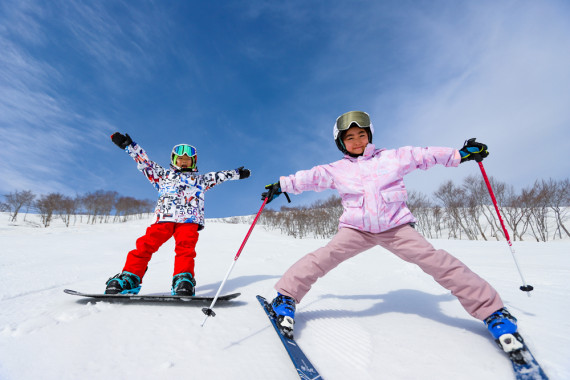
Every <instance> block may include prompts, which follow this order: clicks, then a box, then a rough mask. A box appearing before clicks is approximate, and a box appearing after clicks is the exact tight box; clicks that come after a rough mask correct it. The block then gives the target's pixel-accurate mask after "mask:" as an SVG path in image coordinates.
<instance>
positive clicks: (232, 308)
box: [0, 214, 570, 380]
mask: <svg viewBox="0 0 570 380" xmlns="http://www.w3.org/2000/svg"><path fill="white" fill-rule="evenodd" d="M34 217H35V216H33V215H28V216H27V218H26V221H24V220H22V219H23V216H21V217H20V218H19V219H20V221H19V222H17V223H9V222H8V215H7V214H0V379H3V380H20V379H58V380H62V379H112V378H129V379H177V380H178V379H183V378H191V379H230V380H231V379H277V380H279V379H296V378H298V376H297V374H296V371H295V369H294V368H293V366H292V365H291V362H290V360H289V358H288V356H287V353H286V352H285V350H284V349H283V347H282V345H281V343H280V341H279V339H278V337H277V336H276V334H275V331H274V330H273V328H272V327H271V325H270V323H269V320H268V319H267V317H266V315H265V313H264V312H263V311H262V310H261V308H260V305H259V303H258V302H257V301H256V299H255V296H256V295H257V294H260V295H262V296H264V297H266V298H268V299H272V298H273V297H274V295H275V291H274V290H273V285H274V283H275V282H276V281H277V279H278V278H279V277H280V275H281V274H282V273H283V272H284V271H285V270H286V269H287V268H288V267H289V266H290V265H291V264H293V263H294V262H295V261H296V260H297V259H299V258H300V257H302V256H303V255H304V254H306V253H308V252H311V251H312V250H314V249H316V248H318V247H320V246H322V245H324V244H325V243H326V242H327V240H322V239H302V240H299V239H294V238H292V237H288V236H283V235H281V234H279V233H278V232H275V231H266V230H265V229H264V228H263V226H256V227H255V229H254V230H253V233H252V235H251V236H250V238H249V240H248V242H247V244H246V246H245V248H244V250H243V252H242V254H241V256H240V257H239V259H238V261H237V262H236V265H235V267H234V269H233V272H232V273H231V276H230V278H229V280H228V282H227V283H226V285H225V287H224V289H223V292H222V293H229V292H241V296H240V297H239V298H237V299H235V300H233V301H229V302H227V303H223V304H222V303H219V304H217V305H216V306H215V307H214V310H215V312H216V317H211V318H209V319H208V320H207V322H206V324H205V325H204V327H201V324H202V322H203V320H204V314H203V313H202V311H201V309H202V307H205V306H209V304H201V303H192V302H190V303H183V304H175V303H137V304H123V303H109V302H104V301H97V302H95V301H93V300H89V299H82V298H78V297H75V296H71V295H67V294H64V293H63V289H66V288H68V289H75V290H79V291H84V292H93V293H96V292H103V291H104V288H105V282H106V280H107V279H108V278H109V277H111V276H112V275H114V274H116V273H118V272H120V271H121V269H122V266H123V264H124V261H125V258H126V254H127V252H128V251H129V250H130V249H132V248H133V247H134V244H135V240H136V238H137V237H139V236H140V235H142V234H143V233H144V231H145V228H146V227H147V226H148V224H149V223H150V220H147V219H144V220H137V221H131V222H127V223H115V224H95V225H86V224H84V223H83V224H81V223H77V224H76V225H72V226H70V227H69V228H66V227H65V226H63V225H61V224H58V223H54V225H53V226H51V227H48V228H43V227H40V226H39V223H36V222H35V221H34ZM248 228H249V225H247V224H226V223H218V222H215V221H211V220H210V221H207V224H206V229H205V230H203V231H202V232H201V234H200V239H199V242H198V246H197V251H198V257H197V261H196V278H197V281H198V286H197V294H198V295H214V294H215V292H216V290H217V289H218V287H219V286H220V284H221V281H222V279H223V278H224V276H225V274H226V273H227V270H228V268H229V267H230V265H231V264H232V262H233V260H234V256H235V254H236V252H237V250H238V248H239V246H240V244H241V242H242V241H243V239H244V237H245V235H246V233H247V231H248ZM432 243H433V244H434V245H435V246H436V247H438V248H443V249H446V250H448V251H449V252H451V253H452V254H454V255H455V256H456V257H458V258H459V259H461V260H462V261H463V262H465V263H466V264H467V265H468V266H469V267H470V268H471V269H473V270H474V271H475V272H477V273H478V274H479V275H480V276H482V277H483V278H485V279H487V280H488V281H489V282H490V283H491V284H492V285H493V286H494V287H495V288H496V289H497V290H498V291H499V293H500V294H501V296H502V298H503V300H504V302H505V303H506V305H507V307H508V308H509V309H510V310H511V312H512V313H513V314H514V315H515V316H516V317H517V318H518V320H519V331H520V332H521V334H522V335H523V336H524V337H525V339H526V342H527V343H528V345H529V346H530V348H531V349H532V351H533V353H534V355H535V356H536V358H537V359H538V360H539V362H540V363H541V364H542V366H543V368H544V370H545V371H546V373H547V374H548V375H549V376H550V378H551V379H553V380H557V379H558V380H566V379H570V360H568V358H570V322H569V321H570V318H569V314H570V301H569V300H570V290H569V282H568V280H569V279H570V240H556V241H551V242H548V243H537V242H530V241H524V242H515V243H514V248H515V250H516V255H517V259H518V262H519V265H520V267H521V270H522V271H523V274H524V276H525V279H526V281H527V282H528V283H529V284H531V285H533V286H534V287H535V290H534V291H533V292H532V296H531V297H529V296H528V295H527V294H526V293H524V292H522V291H520V290H519V286H520V285H521V279H520V277H519V275H518V273H517V271H516V267H515V264H514V261H513V258H512V256H511V253H510V250H509V248H508V245H507V243H506V242H505V241H459V240H432ZM173 246H174V245H173V241H172V240H171V241H169V242H167V243H166V244H165V245H164V246H163V247H162V248H161V249H160V250H159V251H158V252H157V253H155V255H154V257H153V259H152V261H151V263H150V266H149V270H148V272H147V274H146V276H145V278H144V283H143V286H142V291H141V294H142V293H155V292H164V291H169V290H170V285H171V279H172V268H173V259H174V253H173ZM295 336H296V339H297V341H298V343H299V345H300V346H301V348H302V349H303V350H304V351H305V353H306V354H307V356H308V357H309V358H310V360H311V361H312V362H313V363H314V364H315V366H316V367H317V369H318V370H319V372H320V374H321V375H322V376H323V378H325V379H327V380H330V379H343V380H345V379H359V380H365V379H414V380H416V379H438V380H442V379H467V380H469V379H473V380H480V379H500V380H504V379H514V376H513V373H512V369H511V366H510V362H509V361H508V360H507V359H506V358H505V357H504V355H503V354H502V353H501V352H500V351H499V350H498V348H497V347H496V346H495V344H494V342H493V341H492V340H491V339H490V335H489V333H488V332H487V331H486V329H485V327H484V326H483V324H482V323H481V322H480V321H478V320H475V319H473V318H472V317H471V316H469V315H468V314H467V313H466V312H465V311H464V310H463V308H462V307H461V305H460V304H459V302H458V301H457V300H456V299H455V297H453V296H452V295H451V294H450V293H449V292H448V291H446V290H445V289H443V288H441V287H440V286H439V285H438V284H437V283H435V281H433V279H432V278H431V277H430V276H428V275H426V274H425V273H423V272H422V271H421V270H420V269H419V268H417V267H416V266H414V265H412V264H409V263H406V262H403V261H401V260H400V259H398V258H397V257H395V256H394V255H392V254H391V253H389V252H388V251H385V250H383V249H381V248H379V247H377V248H374V249H371V250H369V251H366V252H364V253H362V254H360V255H358V256H356V257H355V258H353V259H351V260H349V261H346V262H344V263H343V264H341V265H340V266H339V267H337V268H336V269H334V270H333V271H332V272H330V273H329V274H328V275H327V276H325V277H324V278H322V279H320V280H319V281H318V282H317V283H316V284H315V286H314V287H313V289H312V290H311V291H310V292H309V294H308V295H307V296H306V297H305V299H303V302H302V303H300V304H299V305H298V306H297V318H296V324H295Z"/></svg>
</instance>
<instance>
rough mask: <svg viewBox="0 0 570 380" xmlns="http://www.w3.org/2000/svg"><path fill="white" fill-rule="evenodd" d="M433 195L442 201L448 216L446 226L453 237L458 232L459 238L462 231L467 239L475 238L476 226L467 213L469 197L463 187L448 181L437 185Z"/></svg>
mask: <svg viewBox="0 0 570 380" xmlns="http://www.w3.org/2000/svg"><path fill="white" fill-rule="evenodd" d="M434 196H435V197H436V198H437V199H439V200H440V201H441V202H442V204H443V207H444V209H445V213H446V214H447V216H448V219H447V220H448V227H450V231H453V233H454V235H455V237H457V233H459V238H461V235H462V232H463V233H465V235H466V236H467V238H468V239H470V240H477V228H476V226H475V222H474V221H473V220H472V217H471V215H470V214H469V213H468V207H469V198H468V196H467V193H466V191H465V189H464V188H461V187H457V186H455V185H454V184H453V182H452V181H448V182H446V183H444V184H443V185H441V186H440V187H439V189H438V190H437V191H436V192H435V193H434Z"/></svg>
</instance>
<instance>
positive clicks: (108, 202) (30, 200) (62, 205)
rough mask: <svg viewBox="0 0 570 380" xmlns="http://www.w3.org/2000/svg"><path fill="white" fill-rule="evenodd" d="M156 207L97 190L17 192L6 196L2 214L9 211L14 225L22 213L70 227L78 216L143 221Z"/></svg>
mask: <svg viewBox="0 0 570 380" xmlns="http://www.w3.org/2000/svg"><path fill="white" fill-rule="evenodd" d="M154 205H155V202H154V201H151V200H148V199H142V200H141V199H136V198H133V197H124V196H121V195H119V193H117V192H116V191H104V190H97V191H95V192H92V193H87V194H84V195H77V196H75V197H69V196H66V195H63V194H60V193H49V194H42V195H39V196H37V195H36V194H34V193H33V192H32V191H31V190H21V191H20V190H17V191H13V192H11V193H9V194H5V195H4V202H0V211H2V212H8V213H9V215H10V216H9V217H10V221H11V222H16V221H17V219H18V215H19V214H20V213H23V212H26V213H28V212H30V211H31V212H35V213H37V214H38V215H39V216H40V218H41V221H42V224H43V226H44V227H48V226H49V225H50V224H51V222H52V221H53V218H61V219H62V220H63V222H64V224H65V225H66V226H67V227H69V225H70V223H71V222H72V220H73V223H75V222H76V220H77V217H78V216H79V218H81V220H80V222H82V221H83V218H84V217H85V218H86V222H87V223H88V224H94V223H96V222H99V223H107V222H109V221H111V220H112V221H113V222H116V221H123V222H124V221H127V220H129V219H131V218H142V217H143V216H144V215H145V214H148V213H150V212H152V211H153V209H154ZM113 212H114V214H113Z"/></svg>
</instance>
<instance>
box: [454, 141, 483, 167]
mask: <svg viewBox="0 0 570 380" xmlns="http://www.w3.org/2000/svg"><path fill="white" fill-rule="evenodd" d="M459 154H460V155H461V163H463V162H465V161H470V160H475V161H477V162H481V161H483V158H485V157H487V156H488V155H489V151H488V150H487V145H485V144H483V143H480V142H477V141H475V137H473V138H472V139H469V140H467V141H465V144H464V145H463V148H461V149H459Z"/></svg>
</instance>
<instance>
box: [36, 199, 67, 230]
mask: <svg viewBox="0 0 570 380" xmlns="http://www.w3.org/2000/svg"><path fill="white" fill-rule="evenodd" d="M62 199H63V195H61V194H59V193H51V194H44V195H42V196H40V198H39V199H38V200H36V201H35V203H34V207H35V208H36V209H37V210H38V212H39V214H40V217H41V218H42V224H43V225H44V227H48V226H49V225H50V223H51V220H52V217H53V214H54V213H55V211H56V210H57V209H58V207H60V205H61V202H62Z"/></svg>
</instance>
